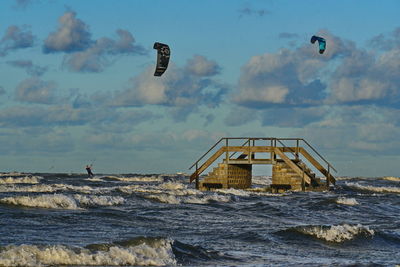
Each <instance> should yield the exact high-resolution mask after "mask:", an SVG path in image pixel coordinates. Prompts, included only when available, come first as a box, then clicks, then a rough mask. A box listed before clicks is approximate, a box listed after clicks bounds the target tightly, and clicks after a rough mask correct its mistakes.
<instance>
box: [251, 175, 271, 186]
mask: <svg viewBox="0 0 400 267" xmlns="http://www.w3.org/2000/svg"><path fill="white" fill-rule="evenodd" d="M251 182H252V184H256V185H270V184H271V183H272V176H253V177H251Z"/></svg>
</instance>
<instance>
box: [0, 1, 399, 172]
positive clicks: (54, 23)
mask: <svg viewBox="0 0 400 267" xmlns="http://www.w3.org/2000/svg"><path fill="white" fill-rule="evenodd" d="M399 11H400V1H398V0H385V1H375V0H363V1H361V0H360V1H358V0H353V1H348V0H335V1H317V0H303V1H294V0H292V1H286V0H279V1H278V0H254V1H239V0H219V1H215V0H202V1H186V0H170V1H161V0H131V1H128V0H125V1H123V0H120V1H113V0H96V1H94V0H91V1H89V0H88V1H82V0H1V1H0V147H1V149H0V171H24V172H84V166H85V165H86V164H90V163H92V164H93V168H94V172H98V173H175V172H187V173H189V172H190V171H189V170H188V168H189V167H190V166H191V165H192V163H194V162H195V161H196V160H197V159H198V158H199V157H200V156H201V155H202V154H203V153H204V152H206V151H207V150H208V149H209V148H210V147H211V146H212V145H213V144H214V143H215V142H216V141H218V140H219V139H220V138H222V137H277V138H287V137H296V138H304V139H305V140H307V141H308V142H309V143H310V144H311V145H313V147H315V148H316V149H317V150H318V152H319V153H320V154H322V155H323V156H324V157H325V158H326V159H327V160H328V161H329V162H330V163H331V164H332V165H333V166H334V167H335V169H337V170H338V173H336V175H338V176H368V177H374V176H399V175H400V171H399V169H398V166H399V162H400V113H399V111H400V18H399V15H398V14H399ZM312 35H318V36H322V37H324V38H325V39H326V41H327V49H326V51H325V53H324V54H322V55H321V54H319V53H318V48H317V46H316V44H314V45H313V44H311V43H310V38H311V36H312ZM154 42H162V43H166V44H168V45H169V46H170V48H171V60H170V64H169V67H168V69H167V71H166V72H165V73H164V75H163V76H161V77H154V76H153V74H154V70H155V63H156V50H154V49H153V44H154ZM268 171H269V169H262V168H261V169H257V172H258V173H256V174H264V172H268Z"/></svg>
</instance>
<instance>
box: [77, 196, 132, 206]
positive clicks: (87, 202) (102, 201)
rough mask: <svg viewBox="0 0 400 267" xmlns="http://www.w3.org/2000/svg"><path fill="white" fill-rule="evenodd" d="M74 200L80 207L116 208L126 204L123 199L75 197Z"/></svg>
mask: <svg viewBox="0 0 400 267" xmlns="http://www.w3.org/2000/svg"><path fill="white" fill-rule="evenodd" d="M74 199H75V200H77V201H78V202H79V205H80V206H90V207H92V206H115V205H121V204H123V203H124V202H125V199H124V198H123V197H113V196H95V195H78V194H75V195H74Z"/></svg>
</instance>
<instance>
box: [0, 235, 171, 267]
mask: <svg viewBox="0 0 400 267" xmlns="http://www.w3.org/2000/svg"><path fill="white" fill-rule="evenodd" d="M0 265H1V266H48V265H79V266H82V265H90V266H121V265H135V266H165V265H169V266H171V265H176V260H175V256H174V254H173V252H172V246H171V241H169V240H164V239H162V240H159V241H157V242H154V243H152V245H151V246H149V245H147V244H145V243H142V244H140V245H137V246H130V247H119V246H112V247H110V248H109V249H108V250H107V251H94V252H93V251H90V250H88V249H84V248H75V249H71V248H68V247H66V246H62V245H55V246H46V247H38V246H34V245H21V246H7V247H5V248H4V249H3V250H2V251H1V252H0Z"/></svg>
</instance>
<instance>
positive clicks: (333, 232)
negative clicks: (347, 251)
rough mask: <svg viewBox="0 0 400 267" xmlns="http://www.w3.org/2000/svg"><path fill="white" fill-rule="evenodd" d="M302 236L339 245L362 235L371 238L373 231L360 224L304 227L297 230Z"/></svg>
mask: <svg viewBox="0 0 400 267" xmlns="http://www.w3.org/2000/svg"><path fill="white" fill-rule="evenodd" d="M298 230H299V231H300V232H302V233H304V234H307V235H311V236H315V237H316V238H318V239H322V240H325V241H328V242H334V243H341V242H343V241H348V240H352V239H354V238H355V237H356V236H358V235H361V234H364V235H367V236H373V235H374V233H375V232H374V230H371V229H369V227H365V226H363V225H361V224H357V225H349V224H343V225H332V226H304V227H300V228H298Z"/></svg>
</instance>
